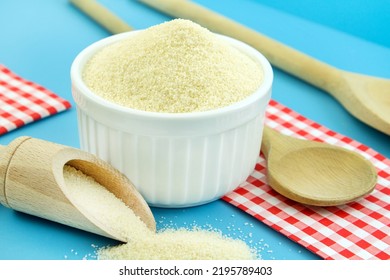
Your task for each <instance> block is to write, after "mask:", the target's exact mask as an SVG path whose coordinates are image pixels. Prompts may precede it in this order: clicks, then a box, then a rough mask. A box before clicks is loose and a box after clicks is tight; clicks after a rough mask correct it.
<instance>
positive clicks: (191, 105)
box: [83, 19, 263, 113]
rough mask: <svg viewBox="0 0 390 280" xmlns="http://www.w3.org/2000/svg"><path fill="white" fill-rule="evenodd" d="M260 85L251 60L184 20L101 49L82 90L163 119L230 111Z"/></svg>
mask: <svg viewBox="0 0 390 280" xmlns="http://www.w3.org/2000/svg"><path fill="white" fill-rule="evenodd" d="M262 79H263V72H262V68H261V66H260V65H259V64H258V63H256V62H255V61H254V60H253V59H252V58H250V57H249V56H247V55H246V54H244V53H243V52H241V51H239V50H238V49H236V48H235V47H233V46H231V45H230V44H228V43H227V42H225V41H224V40H221V39H220V38H219V37H218V36H216V35H215V34H214V33H212V32H210V31H209V30H207V29H206V28H203V27H201V26H200V25H198V24H196V23H194V22H192V21H189V20H184V19H175V20H171V21H168V22H165V23H162V24H159V25H156V26H152V27H150V28H148V29H145V30H142V31H139V33H137V34H136V35H135V36H132V37H130V38H127V39H124V40H122V41H120V42H117V43H114V44H111V45H109V46H106V47H105V48H103V49H102V50H101V51H99V52H98V53H96V54H95V55H94V56H93V57H92V58H91V59H90V60H89V61H88V62H87V64H86V66H85V69H84V71H83V80H84V82H85V83H86V85H87V86H88V87H89V88H90V89H91V90H92V91H93V92H94V93H96V94H97V95H100V96H101V97H103V98H105V99H107V100H110V101H111V102H114V103H118V104H120V105H123V106H126V107H130V108H134V109H138V110H144V111H153V112H168V113H185V112H196V111H206V110H211V109H216V108H220V107H225V106H228V105H231V104H233V103H235V102H238V101H240V100H242V99H244V98H245V97H247V96H249V95H250V94H252V93H253V92H255V90H256V89H257V88H258V87H259V86H260V84H261V82H262Z"/></svg>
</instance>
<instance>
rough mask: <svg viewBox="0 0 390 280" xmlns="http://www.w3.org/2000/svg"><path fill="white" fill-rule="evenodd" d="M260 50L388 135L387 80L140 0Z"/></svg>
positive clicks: (175, 3)
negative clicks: (342, 68)
mask: <svg viewBox="0 0 390 280" xmlns="http://www.w3.org/2000/svg"><path fill="white" fill-rule="evenodd" d="M139 2H142V3H145V4H147V5H149V6H151V7H154V8H156V9H158V10H160V11H162V12H164V13H166V14H169V15H171V16H173V17H178V18H185V19H190V20H192V21H194V22H197V23H199V24H200V25H202V26H204V27H206V28H208V29H210V30H212V31H214V32H217V33H221V34H225V35H227V36H230V37H233V38H236V39H238V40H241V41H243V42H245V43H247V44H249V45H251V46H252V47H254V48H256V49H257V50H259V51H260V52H261V53H262V54H263V55H264V56H265V57H267V59H268V60H269V61H270V62H271V64H273V65H274V66H276V67H278V68H280V69H282V70H284V71H286V72H288V73H290V74H292V75H294V76H296V77H298V78H300V79H302V80H304V81H306V82H308V83H310V84H312V85H314V86H316V87H318V88H320V89H322V90H324V91H326V92H328V93H329V94H331V95H332V96H333V97H334V98H336V99H337V100H338V101H339V102H340V103H341V104H342V105H343V106H344V107H345V108H346V109H347V110H348V111H349V112H350V113H351V114H352V115H353V116H355V117H356V118H357V119H359V120H361V121H362V122H364V123H366V124H368V125H370V126H372V127H374V128H376V129H377V130H379V131H381V132H383V133H386V134H388V135H390V80H389V79H381V78H375V77H371V76H366V75H360V74H355V73H350V72H347V71H343V70H339V69H337V68H335V67H332V66H330V65H328V64H325V63H323V62H320V61H318V60H316V59H314V58H312V57H310V56H308V55H306V54H303V53H301V52H299V51H296V50H294V49H292V48H290V47H288V46H285V45H283V44H281V43H279V42H277V41H275V40H273V39H270V38H268V37H266V36H264V35H262V34H260V33H258V32H256V31H254V30H252V29H249V28H247V27H245V26H243V25H241V24H239V23H236V22H234V21H232V20H230V19H228V18H226V17H224V16H221V15H219V14H217V13H214V12H212V11H210V10H208V9H206V8H203V7H202V6H200V5H197V4H194V3H191V2H190V1H186V0H139Z"/></svg>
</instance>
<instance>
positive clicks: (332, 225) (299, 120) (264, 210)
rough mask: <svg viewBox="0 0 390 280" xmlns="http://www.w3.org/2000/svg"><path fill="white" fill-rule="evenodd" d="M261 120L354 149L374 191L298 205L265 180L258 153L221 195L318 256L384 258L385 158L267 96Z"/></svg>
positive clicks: (387, 242) (388, 167)
mask: <svg viewBox="0 0 390 280" xmlns="http://www.w3.org/2000/svg"><path fill="white" fill-rule="evenodd" d="M266 124H267V125H268V126H270V127H272V128H274V129H275V130H278V131H280V132H282V133H285V134H287V135H291V136H295V137H301V138H305V139H310V140H317V141H322V142H327V143H330V144H333V145H337V146H341V147H344V148H347V149H349V150H353V151H356V152H359V153H360V154H362V155H363V156H364V157H365V158H367V159H368V160H370V161H371V162H372V163H373V164H374V166H375V167H376V168H377V171H378V183H377V185H376V188H375V190H374V191H373V192H372V193H371V194H370V195H368V196H366V197H364V198H362V199H359V200H358V201H356V202H352V203H349V204H347V205H343V206H337V207H336V206H334V207H311V206H304V205H302V204H300V203H297V202H294V201H292V200H289V199H287V198H285V197H283V196H282V195H280V194H278V193H277V192H275V191H274V190H273V189H271V188H270V187H269V186H268V185H267V181H266V168H267V166H266V162H265V159H264V157H263V156H262V155H260V157H259V159H258V162H257V165H256V169H255V171H254V172H253V174H252V175H251V176H250V177H249V178H248V179H247V181H246V182H245V183H243V184H241V185H240V186H239V188H237V189H236V190H235V191H234V192H232V193H230V194H228V195H226V196H225V197H223V200H225V201H227V202H229V203H231V204H233V205H235V206H237V207H238V208H240V209H242V210H244V211H245V212H247V213H249V214H250V215H252V216H254V217H255V218H257V219H258V220H260V221H262V222H264V223H265V224H266V225H268V226H270V227H272V228H273V229H275V230H276V231H279V232H281V233H282V234H284V235H285V236H287V237H288V238H290V239H292V240H294V241H296V242H298V243H299V244H301V245H303V246H304V247H306V248H307V249H309V250H310V251H312V252H314V253H316V254H318V255H319V256H321V257H322V258H324V259H329V260H330V259H364V260H367V259H383V260H384V259H387V260H388V259H390V160H389V159H387V158H385V157H384V156H382V155H380V154H378V153H377V152H375V151H374V150H372V149H370V148H369V147H367V146H364V145H362V144H360V143H358V142H356V141H354V140H352V139H350V138H348V137H345V136H343V135H340V134H338V133H335V132H333V131H331V130H329V129H327V128H325V127H323V126H321V125H319V124H317V123H315V122H313V121H310V120H308V119H307V118H305V117H303V116H301V115H299V114H298V113H296V112H294V111H292V110H290V109H288V108H286V107H285V106H283V105H281V104H279V103H277V102H276V101H273V100H272V101H271V102H270V105H269V106H268V108H267V118H266ZM297 176H299V174H297Z"/></svg>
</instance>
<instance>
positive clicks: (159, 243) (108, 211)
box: [64, 165, 256, 260]
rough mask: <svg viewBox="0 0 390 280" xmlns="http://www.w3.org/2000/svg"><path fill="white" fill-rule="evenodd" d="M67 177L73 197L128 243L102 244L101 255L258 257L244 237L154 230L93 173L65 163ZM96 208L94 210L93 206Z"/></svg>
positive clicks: (65, 176) (118, 256) (194, 257)
mask: <svg viewBox="0 0 390 280" xmlns="http://www.w3.org/2000/svg"><path fill="white" fill-rule="evenodd" d="M64 180H65V184H66V187H67V189H68V191H69V192H70V193H71V195H72V197H73V199H74V200H76V201H77V202H78V204H79V205H82V206H83V207H84V208H85V209H88V210H89V212H93V213H94V214H95V216H96V218H97V219H99V222H100V223H103V224H105V225H110V226H111V228H112V229H113V230H114V231H116V232H119V233H121V234H122V236H124V237H125V238H126V240H127V243H125V244H122V245H118V246H112V247H105V248H101V249H99V251H98V258H99V259H105V260H108V259H117V260H118V259H133V260H145V259H146V260H152V259H154V260H169V259H170V260H228V259H230V260H238V259H255V258H256V254H255V252H254V251H253V250H252V249H251V248H250V247H249V246H247V245H246V243H245V242H243V241H241V240H236V239H232V238H228V237H225V236H223V235H222V234H221V233H220V232H216V231H212V230H202V229H196V228H194V229H192V230H188V229H177V230H174V229H166V230H164V231H160V232H157V233H155V232H152V231H151V230H149V229H148V228H147V226H146V225H145V224H144V223H143V222H142V221H141V219H140V218H139V217H138V216H136V215H135V214H134V212H133V211H132V210H131V209H130V208H129V207H127V206H126V205H125V204H124V203H123V202H122V201H121V200H120V199H118V198H116V197H115V195H113V194H112V193H111V192H109V191H108V190H107V189H106V188H104V187H103V186H102V185H100V184H99V183H97V182H96V181H95V180H94V179H93V178H92V177H90V176H87V175H85V174H84V173H82V172H81V171H79V170H77V169H75V168H73V167H71V166H68V165H65V167H64ZM92 209H93V210H92Z"/></svg>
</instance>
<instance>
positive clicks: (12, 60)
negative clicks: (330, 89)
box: [0, 0, 390, 260]
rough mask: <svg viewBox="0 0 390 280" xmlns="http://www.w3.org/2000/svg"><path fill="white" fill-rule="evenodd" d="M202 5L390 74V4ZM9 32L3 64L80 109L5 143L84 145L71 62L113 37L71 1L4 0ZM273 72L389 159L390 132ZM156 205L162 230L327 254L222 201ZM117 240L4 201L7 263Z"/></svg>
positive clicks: (281, 90) (339, 128)
mask: <svg viewBox="0 0 390 280" xmlns="http://www.w3.org/2000/svg"><path fill="white" fill-rule="evenodd" d="M196 2H198V3H200V4H202V5H204V6H207V7H209V8H211V9H213V10H215V11H218V12H220V13H222V14H224V15H226V16H228V17H231V18H233V19H235V20H237V21H239V22H241V23H243V24H245V25H247V26H249V27H251V28H253V29H256V30H258V31H260V32H262V33H264V34H266V35H269V36H270V37H272V38H274V39H277V40H279V41H281V42H283V43H285V44H288V45H290V46H292V47H294V48H296V49H299V50H301V51H303V52H305V53H307V54H309V55H312V56H314V57H316V58H318V59H320V60H322V61H325V62H327V63H329V64H332V65H334V66H336V67H339V68H342V69H345V70H350V71H355V72H360V73H364V74H369V75H376V76H381V77H387V78H390V49H389V47H390V43H389V42H390V32H389V31H388V27H389V26H390V24H389V23H390V19H389V18H388V14H389V7H388V6H386V3H385V2H386V1H385V0H382V1H370V2H369V4H367V1H363V0H359V1H353V3H354V4H353V5H352V4H351V3H344V2H352V1H337V0H332V1H323V3H322V5H320V6H318V7H321V8H322V10H319V9H313V6H312V5H314V4H312V1H304V0H299V1H294V3H295V4H293V3H289V4H285V2H286V1H267V0H258V1H255V0H240V1H238V0H226V1H218V0H213V1H206V0H198V1H196ZM282 2H283V3H282ZM319 2H321V1H319ZM325 2H326V3H327V4H325ZM340 2H342V3H344V4H340ZM101 3H103V4H104V5H105V6H106V7H108V8H109V9H111V10H112V11H113V12H115V13H117V14H118V15H119V16H120V17H122V18H123V19H124V20H126V21H127V22H128V23H129V24H130V25H132V26H133V27H134V28H136V29H141V28H146V27H149V26H151V25H154V24H158V23H161V22H163V21H166V20H169V19H170V18H169V17H167V16H165V15H162V14H160V13H158V12H156V11H154V10H152V9H150V8H148V7H145V6H143V5H141V4H139V3H137V2H136V1H131V0H117V1H108V0H105V1H101ZM367 5H369V7H367ZM272 6H273V7H272ZM368 8H369V9H368ZM363 11H369V13H368V14H367V13H364V12H363ZM386 11H387V12H386ZM359 13H360V14H362V15H363V14H364V16H358V15H359ZM386 15H387V17H386ZM343 18H344V19H346V20H342V19H343ZM352 19H353V20H352ZM330 27H332V28H330ZM363 27H364V28H363ZM368 27H369V28H370V29H369V30H367V28H368ZM371 30H372V32H371ZM360 31H362V32H360ZM346 32H348V33H346ZM0 34H1V39H0V42H1V43H0V63H2V64H4V65H6V66H7V67H9V68H10V69H11V70H12V71H14V72H16V73H17V74H19V75H21V76H23V77H24V78H26V79H29V80H32V81H34V82H37V83H39V84H41V85H43V86H44V87H46V88H48V89H50V90H52V91H54V92H55V93H57V94H58V95H60V96H62V97H63V98H65V99H67V100H69V101H71V102H72V105H73V108H72V109H70V110H68V111H66V112H64V113H60V114H58V115H55V116H52V117H49V118H46V119H44V120H40V121H38V122H35V123H33V124H30V125H27V126H25V127H23V128H20V129H17V130H15V131H12V132H10V133H8V134H6V135H4V136H1V137H0V144H2V145H6V144H8V143H9V142H11V141H12V140H13V139H15V138H17V137H19V136H23V135H28V136H32V137H35V138H40V139H45V140H49V141H52V142H56V143H60V144H64V145H68V146H73V147H79V142H78V132H77V119H76V110H75V104H74V102H73V100H72V97H71V90H70V77H69V70H70V66H71V63H72V61H73V59H74V58H75V56H76V55H77V54H78V53H79V52H80V51H81V50H82V49H83V48H85V47H86V46H88V45H89V44H91V43H93V42H95V41H97V40H99V39H102V38H104V37H106V36H108V35H109V33H108V32H107V31H105V30H104V29H103V28H101V27H100V26H98V25H97V24H96V23H94V22H93V21H92V20H90V19H89V18H87V17H86V16H85V15H84V14H82V13H81V12H80V11H79V10H77V9H76V8H75V7H74V6H72V5H70V4H69V3H68V2H67V1H66V0H57V1H49V0H47V1H45V0H36V1H27V0H25V1H23V0H16V1H1V2H0ZM351 34H354V35H351ZM274 70H275V80H274V87H273V99H275V100H276V101H278V102H280V103H282V104H284V105H286V106H288V107H290V108H291V109H293V110H295V111H297V112H299V113H300V114H302V115H304V116H306V117H308V118H310V119H312V120H314V121H316V122H318V123H320V124H322V125H325V126H327V127H328V128H330V129H332V130H334V131H336V132H339V133H341V134H344V135H346V136H349V137H351V138H353V139H355V140H357V141H359V142H362V143H363V144H365V145H368V146H370V147H372V148H373V149H375V150H377V151H378V152H380V153H382V154H383V155H384V156H386V157H390V145H389V143H390V142H389V140H390V136H387V135H384V134H382V133H380V132H378V131H376V130H374V129H372V128H371V127H368V126H366V125H364V124H363V123H361V122H359V121H358V120H356V119H354V118H353V117H352V116H351V115H349V113H347V112H346V111H345V110H344V109H343V108H342V107H341V105H339V104H338V103H337V102H336V101H335V100H334V99H333V98H332V97H330V96H329V95H327V94H326V93H324V92H323V91H321V90H318V89H316V88H314V87H312V86H310V85H308V84H305V83H303V82H302V81H300V80H298V79H296V78H294V77H292V76H290V75H288V74H286V73H284V72H282V71H280V70H278V69H274ZM152 211H153V213H154V215H155V219H156V221H157V226H158V228H162V227H165V226H177V227H180V226H186V227H190V226H192V225H197V226H201V227H210V226H211V227H212V228H215V229H220V230H221V231H222V232H223V233H225V234H227V235H230V236H232V237H237V238H241V239H243V240H245V241H247V242H248V243H250V244H255V245H256V247H257V248H258V249H259V252H260V254H261V257H262V258H263V259H277V260H282V259H298V260H300V259H319V257H318V256H316V255H314V254H312V253H311V252H309V251H308V250H306V249H305V248H304V247H302V246H300V245H298V244H296V243H294V242H292V241H291V240H289V239H288V238H286V237H284V236H283V235H282V234H280V233H278V232H275V231H274V230H272V229H270V228H269V227H267V226H265V225H264V224H262V223H261V222H260V221H258V220H256V219H254V218H253V217H251V216H249V215H248V214H246V213H244V212H242V211H241V210H239V209H237V208H235V207H233V206H232V205H230V204H228V203H226V202H223V201H215V202H212V203H209V204H207V205H203V206H198V207H192V208H184V209H159V208H153V209H152ZM108 244H116V242H115V241H113V240H110V239H107V238H104V237H100V236H97V235H94V234H90V233H87V232H83V231H81V230H77V229H73V228H70V227H67V226H63V225H60V224H57V223H54V222H50V221H46V220H43V219H40V218H37V217H33V216H30V215H26V214H23V213H18V212H15V211H12V210H10V209H8V208H5V207H3V206H0V259H46V260H47V259H59V260H62V259H82V258H88V259H93V258H94V257H95V256H94V250H95V247H96V246H104V245H108Z"/></svg>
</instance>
